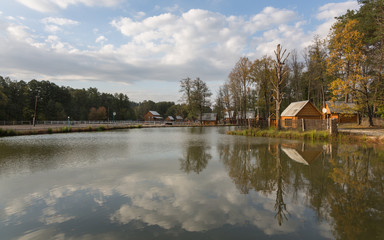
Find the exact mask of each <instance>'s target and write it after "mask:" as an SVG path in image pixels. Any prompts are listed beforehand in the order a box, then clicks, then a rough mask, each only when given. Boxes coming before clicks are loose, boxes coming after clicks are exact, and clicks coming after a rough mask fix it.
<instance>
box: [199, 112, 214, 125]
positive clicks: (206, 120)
mask: <svg viewBox="0 0 384 240" xmlns="http://www.w3.org/2000/svg"><path fill="white" fill-rule="evenodd" d="M201 124H202V125H206V126H207V125H210V126H215V125H217V113H203V115H202V117H201Z"/></svg>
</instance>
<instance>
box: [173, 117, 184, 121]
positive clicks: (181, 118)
mask: <svg viewBox="0 0 384 240" xmlns="http://www.w3.org/2000/svg"><path fill="white" fill-rule="evenodd" d="M175 121H176V122H184V119H183V117H182V116H176V120H175Z"/></svg>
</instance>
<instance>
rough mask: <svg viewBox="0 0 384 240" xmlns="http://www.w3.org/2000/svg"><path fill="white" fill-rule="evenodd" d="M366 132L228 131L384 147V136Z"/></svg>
mask: <svg viewBox="0 0 384 240" xmlns="http://www.w3.org/2000/svg"><path fill="white" fill-rule="evenodd" d="M365 133H366V132H364V131H362V132H349V131H344V130H343V131H339V132H338V133H336V134H333V135H332V134H330V133H329V132H328V131H307V132H300V131H289V130H280V131H278V130H275V129H265V130H261V129H257V128H251V129H249V128H247V129H242V130H234V131H228V132H227V134H229V135H238V136H248V137H270V138H285V139H297V140H309V141H319V142H320V141H325V142H338V143H362V144H365V143H367V144H378V145H384V135H376V134H373V135H366V134H365Z"/></svg>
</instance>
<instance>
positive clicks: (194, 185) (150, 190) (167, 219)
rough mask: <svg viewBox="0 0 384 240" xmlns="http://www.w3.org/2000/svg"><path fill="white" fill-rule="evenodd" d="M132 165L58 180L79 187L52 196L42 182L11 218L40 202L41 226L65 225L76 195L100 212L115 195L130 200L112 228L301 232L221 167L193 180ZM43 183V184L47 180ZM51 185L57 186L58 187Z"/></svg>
mask: <svg viewBox="0 0 384 240" xmlns="http://www.w3.org/2000/svg"><path fill="white" fill-rule="evenodd" d="M148 164H153V163H151V162H149V163H148ZM132 165H135V163H132V162H131V163H128V166H125V167H124V166H123V165H122V166H120V167H115V168H113V171H112V169H111V168H109V167H106V170H104V167H101V168H100V169H99V170H98V171H97V172H93V171H94V169H92V168H90V169H88V170H87V171H83V170H84V169H81V170H79V171H81V172H83V173H82V174H81V175H80V174H79V175H78V176H79V177H78V178H73V179H66V180H64V178H65V176H66V174H64V175H63V176H60V175H57V176H56V178H57V179H56V180H55V181H58V182H63V181H64V182H65V181H66V182H68V183H72V182H76V184H68V185H63V186H59V187H54V188H51V189H49V190H48V191H47V190H46V188H45V187H44V184H43V183H42V182H40V183H41V184H42V187H41V189H40V191H38V193H34V194H30V195H28V196H27V197H25V198H24V199H22V200H19V201H12V202H8V205H7V209H8V213H9V215H12V214H20V213H24V214H25V208H26V207H27V206H29V205H30V204H31V201H32V200H33V199H34V200H35V201H36V200H38V199H40V200H42V202H43V203H44V206H45V207H44V208H43V209H42V210H41V216H40V218H39V220H40V221H41V222H42V223H44V224H60V223H63V222H66V221H69V220H72V219H74V218H75V216H69V215H67V214H66V212H65V210H66V209H61V210H59V208H58V206H59V205H58V204H59V201H60V200H61V199H64V198H67V197H71V196H74V195H75V194H76V192H79V191H85V192H86V194H87V195H91V196H92V197H91V198H90V201H94V202H95V204H97V205H98V206H103V205H104V204H105V203H106V202H107V200H106V198H108V197H112V196H115V195H113V194H117V195H118V196H124V197H125V198H127V199H129V201H125V203H123V204H121V205H120V206H119V208H118V210H116V211H115V212H111V213H109V214H110V215H109V219H110V220H111V221H112V222H113V223H120V224H128V223H130V222H132V221H135V220H139V221H142V222H143V223H145V224H146V225H150V226H160V227H162V228H164V229H172V228H178V227H181V228H182V229H184V230H186V231H193V232H199V231H207V230H212V229H216V228H220V227H222V226H224V225H226V224H231V225H240V226H241V225H252V226H255V227H257V228H260V229H261V230H262V231H264V233H265V234H268V235H273V234H279V233H290V232H294V231H296V230H297V227H298V226H297V224H296V223H295V221H288V222H287V224H284V226H281V227H279V226H278V225H277V224H276V221H275V219H274V215H275V212H274V201H275V196H274V194H273V193H271V194H269V195H263V196H262V195H258V194H257V193H255V192H251V193H250V194H249V195H244V194H240V193H239V191H238V190H237V188H236V187H235V186H234V185H233V184H232V182H231V180H230V179H229V178H228V176H227V175H226V173H225V172H224V171H222V169H221V168H220V163H218V162H213V163H212V165H213V166H212V167H211V168H208V169H207V171H204V174H199V175H193V176H191V175H185V174H180V173H178V172H176V173H175V172H173V170H168V171H167V170H166V169H169V167H168V166H167V164H164V163H163V162H160V163H157V164H154V166H152V168H143V169H140V171H136V170H137V169H136V168H135V167H132V168H131V166H132ZM99 167H100V166H99ZM175 168H177V165H176V166H175ZM87 172H93V173H87ZM95 173H97V176H95ZM156 173H157V174H156ZM76 175H77V174H76ZM92 179H104V180H106V181H92ZM39 181H44V178H43V179H41V180H39ZM34 183H35V184H39V183H37V182H34ZM51 184H53V185H54V184H55V182H53V183H51ZM288 206H289V207H291V206H292V208H291V209H290V212H292V213H294V214H295V216H297V218H300V213H301V212H302V211H304V208H305V207H304V206H303V207H298V206H295V208H293V206H294V204H289V203H288ZM12 209H13V210H12ZM107 214H108V213H107Z"/></svg>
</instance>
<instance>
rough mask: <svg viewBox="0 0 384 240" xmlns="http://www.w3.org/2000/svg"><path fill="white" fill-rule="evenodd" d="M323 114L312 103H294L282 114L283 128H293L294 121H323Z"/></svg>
mask: <svg viewBox="0 0 384 240" xmlns="http://www.w3.org/2000/svg"><path fill="white" fill-rule="evenodd" d="M321 117H322V114H321V112H320V111H319V110H318V109H317V108H316V107H315V105H313V104H312V103H311V102H310V101H300V102H293V103H291V104H289V106H288V107H287V108H286V109H285V110H284V111H283V112H282V113H281V126H282V127H292V123H293V121H294V120H299V119H321Z"/></svg>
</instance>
